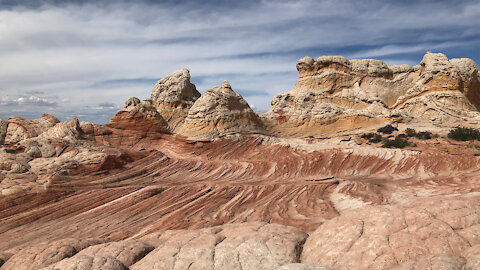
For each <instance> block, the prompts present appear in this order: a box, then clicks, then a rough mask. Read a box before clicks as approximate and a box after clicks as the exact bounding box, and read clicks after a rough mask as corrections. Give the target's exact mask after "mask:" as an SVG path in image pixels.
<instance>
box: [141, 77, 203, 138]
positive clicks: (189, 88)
mask: <svg viewBox="0 0 480 270" xmlns="http://www.w3.org/2000/svg"><path fill="white" fill-rule="evenodd" d="M199 97H200V93H199V92H198V91H197V89H196V87H195V85H194V84H193V83H191V82H190V71H188V69H181V70H177V71H175V72H173V73H171V74H169V75H167V76H165V77H164V78H162V79H161V80H159V81H158V82H157V83H156V84H155V86H154V87H153V89H152V94H151V97H150V99H151V100H152V104H153V106H154V107H155V108H156V109H157V111H158V112H159V113H160V115H161V116H162V117H163V118H164V119H165V120H166V121H167V123H168V126H169V129H170V130H171V131H176V130H178V129H179V128H180V127H181V125H182V124H183V122H184V120H185V118H186V117H187V114H188V110H189V109H190V108H191V107H192V106H193V103H194V102H195V101H196V100H197V99H198V98H199Z"/></svg>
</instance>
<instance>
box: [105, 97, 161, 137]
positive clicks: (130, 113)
mask: <svg viewBox="0 0 480 270" xmlns="http://www.w3.org/2000/svg"><path fill="white" fill-rule="evenodd" d="M107 126H108V127H112V128H116V129H124V130H136V131H141V132H153V133H169V131H168V124H167V122H166V121H165V119H164V118H163V117H162V115H161V114H160V113H159V112H158V111H157V109H156V108H155V107H154V106H153V104H152V101H151V100H150V99H146V100H143V101H140V100H139V99H138V98H136V97H131V98H129V99H127V101H125V106H124V109H123V110H121V111H118V112H117V113H116V114H115V117H114V118H112V119H111V120H110V122H109V123H108V124H107Z"/></svg>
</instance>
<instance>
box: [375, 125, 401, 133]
mask: <svg viewBox="0 0 480 270" xmlns="http://www.w3.org/2000/svg"><path fill="white" fill-rule="evenodd" d="M397 130H398V128H396V127H393V126H392V125H386V126H384V127H381V128H379V129H377V132H380V133H383V134H392V133H393V132H394V131H397Z"/></svg>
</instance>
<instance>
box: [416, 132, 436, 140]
mask: <svg viewBox="0 0 480 270" xmlns="http://www.w3.org/2000/svg"><path fill="white" fill-rule="evenodd" d="M415 137H416V138H418V139H420V140H430V139H431V138H432V133H431V132H428V131H422V132H418V133H417V134H416V135H415Z"/></svg>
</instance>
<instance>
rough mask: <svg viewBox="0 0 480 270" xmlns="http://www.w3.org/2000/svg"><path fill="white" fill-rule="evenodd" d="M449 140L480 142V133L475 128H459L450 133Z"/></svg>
mask: <svg viewBox="0 0 480 270" xmlns="http://www.w3.org/2000/svg"><path fill="white" fill-rule="evenodd" d="M448 138H450V139H453V140H456V141H470V140H479V141H480V132H479V131H478V129H475V128H464V127H457V128H454V129H452V130H450V132H449V133H448Z"/></svg>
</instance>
